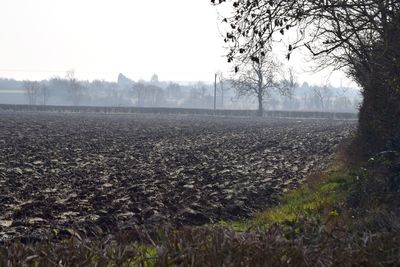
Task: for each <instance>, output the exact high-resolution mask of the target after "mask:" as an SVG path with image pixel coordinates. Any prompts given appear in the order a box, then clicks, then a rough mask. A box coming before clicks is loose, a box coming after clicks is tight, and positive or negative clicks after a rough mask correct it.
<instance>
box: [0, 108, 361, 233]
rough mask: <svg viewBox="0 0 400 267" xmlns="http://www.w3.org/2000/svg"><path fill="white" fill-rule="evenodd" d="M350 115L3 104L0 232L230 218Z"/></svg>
mask: <svg viewBox="0 0 400 267" xmlns="http://www.w3.org/2000/svg"><path fill="white" fill-rule="evenodd" d="M354 128H355V123H354V122H350V121H333V120H302V121H298V120H271V119H258V118H227V117H208V116H197V117H196V116H183V115H181V116H168V115H150V114H147V115H144V114H142V115H132V114H131V115H100V114H56V113H54V114H51V113H36V114H27V113H14V114H13V113H7V112H3V113H0V240H9V239H14V238H29V240H40V239H42V238H44V237H46V236H49V235H52V236H63V235H65V234H73V231H75V230H72V229H76V230H77V231H80V232H82V233H84V234H85V235H87V236H93V235H96V236H98V235H103V234H107V233H113V232H116V231H119V230H124V229H127V230H129V229H132V228H134V227H135V226H140V225H142V226H143V225H145V226H146V225H160V224H165V223H172V224H174V225H183V224H204V223H212V222H215V221H218V220H221V219H238V218H241V217H246V216H249V215H251V214H252V213H253V212H255V211H258V210H260V209H262V208H265V207H267V206H268V205H272V204H275V203H276V202H277V200H278V197H279V195H280V194H281V193H282V192H284V191H285V190H288V189H290V188H293V187H296V186H297V185H298V184H300V183H301V182H303V181H304V179H305V177H306V176H307V175H309V174H310V172H312V171H315V170H317V169H320V168H324V167H326V165H327V164H328V163H329V162H330V161H331V160H332V158H333V155H334V152H335V147H336V146H337V144H339V142H340V141H342V140H343V139H344V138H347V137H349V135H350V134H351V133H352V132H353V131H354Z"/></svg>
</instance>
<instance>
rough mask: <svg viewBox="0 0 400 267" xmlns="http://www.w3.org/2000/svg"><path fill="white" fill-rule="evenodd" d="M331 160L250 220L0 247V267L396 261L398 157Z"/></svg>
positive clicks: (399, 240)
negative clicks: (352, 161)
mask: <svg viewBox="0 0 400 267" xmlns="http://www.w3.org/2000/svg"><path fill="white" fill-rule="evenodd" d="M399 158H400V157H399V154H398V153H396V152H384V153H380V154H378V155H377V156H376V157H374V158H371V159H370V160H369V161H368V162H367V163H365V164H362V165H359V166H356V167H355V166H353V167H351V168H349V167H347V166H346V165H341V164H336V166H335V167H334V168H331V169H330V170H328V171H327V172H325V173H323V174H321V175H316V176H314V177H311V178H310V180H309V182H308V183H307V184H305V185H303V186H301V187H300V188H298V189H296V190H294V191H291V192H288V193H287V194H286V195H284V196H283V198H282V203H281V204H280V205H278V206H276V207H273V208H270V209H267V210H266V211H264V212H261V213H259V214H257V215H256V216H254V217H253V218H250V219H247V220H244V221H240V222H221V223H219V224H214V225H207V226H201V227H183V228H180V229H176V228H173V227H167V226H166V227H163V228H162V229H160V228H158V229H136V230H135V231H131V232H124V233H121V234H119V235H116V236H113V237H108V238H103V239H101V240H86V239H85V238H83V237H81V236H80V235H79V234H75V235H74V234H73V233H74V232H73V231H72V230H71V233H72V236H73V237H72V238H71V239H68V240H61V241H58V242H54V241H48V242H41V243H35V244H29V243H23V242H12V243H4V244H2V245H1V247H0V265H1V266H360V265H362V266H398V265H399V264H400V224H399V210H398V204H399V198H398V191H399V189H400V186H399V185H400V183H399V181H400V175H399V173H400V159H399Z"/></svg>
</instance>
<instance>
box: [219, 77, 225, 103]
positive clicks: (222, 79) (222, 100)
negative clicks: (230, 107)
mask: <svg viewBox="0 0 400 267" xmlns="http://www.w3.org/2000/svg"><path fill="white" fill-rule="evenodd" d="M219 84H220V87H221V109H224V77H222V72H221V73H220V76H219Z"/></svg>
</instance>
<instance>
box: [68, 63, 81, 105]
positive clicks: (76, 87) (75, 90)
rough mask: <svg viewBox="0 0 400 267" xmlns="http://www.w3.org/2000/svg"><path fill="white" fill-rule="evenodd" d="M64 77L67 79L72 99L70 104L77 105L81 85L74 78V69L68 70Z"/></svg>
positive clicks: (79, 99)
mask: <svg viewBox="0 0 400 267" xmlns="http://www.w3.org/2000/svg"><path fill="white" fill-rule="evenodd" d="M65 78H66V79H67V80H68V90H69V94H70V96H71V99H72V104H73V105H74V106H79V104H80V101H81V98H82V86H81V85H80V83H79V81H78V80H77V79H76V78H75V71H74V70H69V71H67V74H66V75H65Z"/></svg>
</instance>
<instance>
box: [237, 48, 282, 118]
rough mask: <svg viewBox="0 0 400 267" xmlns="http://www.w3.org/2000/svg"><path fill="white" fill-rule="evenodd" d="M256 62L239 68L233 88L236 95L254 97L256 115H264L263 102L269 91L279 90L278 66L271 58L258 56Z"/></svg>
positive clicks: (250, 62)
mask: <svg viewBox="0 0 400 267" xmlns="http://www.w3.org/2000/svg"><path fill="white" fill-rule="evenodd" d="M258 59H259V60H257V61H248V64H247V65H244V66H243V67H242V68H240V71H239V72H238V73H237V76H238V77H237V78H236V79H233V87H234V88H235V89H236V92H237V95H238V96H239V97H240V96H249V95H251V96H255V97H256V98H257V101H258V111H257V115H258V116H262V115H263V113H264V107H263V102H264V99H265V97H268V96H270V95H271V91H272V90H274V89H278V88H280V85H279V81H278V75H279V71H280V64H279V63H278V62H277V61H276V60H275V59H273V58H272V57H266V56H260V57H259V58H258Z"/></svg>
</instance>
